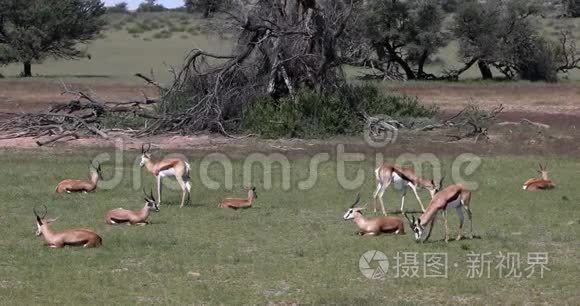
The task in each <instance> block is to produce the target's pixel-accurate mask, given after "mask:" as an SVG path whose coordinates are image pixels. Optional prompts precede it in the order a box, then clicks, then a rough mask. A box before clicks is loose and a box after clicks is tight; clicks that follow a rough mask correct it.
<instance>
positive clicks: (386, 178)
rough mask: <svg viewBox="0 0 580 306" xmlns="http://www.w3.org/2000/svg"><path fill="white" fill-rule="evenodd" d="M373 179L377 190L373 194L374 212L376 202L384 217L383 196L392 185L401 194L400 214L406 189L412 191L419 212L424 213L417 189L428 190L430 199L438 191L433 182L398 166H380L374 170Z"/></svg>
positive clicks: (375, 210)
mask: <svg viewBox="0 0 580 306" xmlns="http://www.w3.org/2000/svg"><path fill="white" fill-rule="evenodd" d="M375 179H376V184H377V188H376V189H375V193H374V194H373V200H374V212H375V213H376V212H377V201H378V202H379V203H380V204H381V208H382V209H383V214H384V215H385V216H386V215H387V212H386V210H385V204H384V203H383V194H384V193H385V190H386V189H387V188H388V187H389V186H390V185H391V183H393V184H394V187H395V189H397V190H399V191H400V192H401V212H402V213H403V212H404V206H405V195H406V194H407V187H409V188H411V190H413V193H414V194H415V198H417V201H418V202H419V205H421V210H422V211H423V212H425V207H424V206H423V202H421V198H420V197H419V194H418V193H417V188H425V189H427V190H429V194H430V195H431V199H433V196H434V195H435V193H436V192H437V191H438V190H439V186H435V183H434V182H433V180H425V179H423V178H421V177H419V176H417V175H416V174H415V171H413V170H412V169H408V168H403V167H401V166H398V165H391V164H383V165H382V166H380V167H378V168H377V169H375Z"/></svg>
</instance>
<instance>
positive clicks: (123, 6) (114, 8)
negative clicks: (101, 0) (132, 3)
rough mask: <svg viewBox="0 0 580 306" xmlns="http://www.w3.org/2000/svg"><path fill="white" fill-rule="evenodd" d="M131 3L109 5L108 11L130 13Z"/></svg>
mask: <svg viewBox="0 0 580 306" xmlns="http://www.w3.org/2000/svg"><path fill="white" fill-rule="evenodd" d="M128 6H129V5H128V4H127V2H120V3H117V4H115V5H114V6H109V7H107V13H117V14H129V7H128Z"/></svg>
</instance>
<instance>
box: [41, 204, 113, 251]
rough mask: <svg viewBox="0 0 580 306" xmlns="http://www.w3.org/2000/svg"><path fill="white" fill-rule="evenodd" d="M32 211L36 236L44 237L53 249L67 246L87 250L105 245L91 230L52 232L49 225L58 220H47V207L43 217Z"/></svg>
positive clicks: (77, 229)
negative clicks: (81, 247) (34, 217)
mask: <svg viewBox="0 0 580 306" xmlns="http://www.w3.org/2000/svg"><path fill="white" fill-rule="evenodd" d="M43 206H44V205H43ZM32 211H33V212H34V215H35V216H36V236H40V235H42V236H43V237H44V239H45V240H46V242H47V244H48V246H50V247H51V248H62V247H64V246H65V245H71V246H78V245H82V246H83V247H85V248H93V247H98V246H101V245H102V244H103V239H102V238H101V237H100V236H99V235H97V233H95V232H94V231H93V230H90V229H84V228H75V229H68V230H64V231H60V232H57V231H54V230H52V229H51V228H50V227H49V226H48V225H49V224H50V223H52V222H54V221H56V219H45V217H46V212H47V209H46V206H44V214H43V215H42V217H41V216H39V215H38V213H37V212H36V209H35V208H33V209H32Z"/></svg>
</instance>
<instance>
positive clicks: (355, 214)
mask: <svg viewBox="0 0 580 306" xmlns="http://www.w3.org/2000/svg"><path fill="white" fill-rule="evenodd" d="M359 201H360V194H358V195H357V197H356V200H355V201H354V204H352V205H351V206H350V208H349V209H348V210H347V211H346V213H345V214H344V216H343V219H344V220H354V222H355V223H356V225H357V226H358V228H359V235H369V236H372V235H380V234H381V233H390V234H401V235H402V234H405V227H404V225H403V221H402V220H401V219H399V218H397V217H387V216H381V217H376V218H370V219H367V218H365V217H364V216H363V215H362V210H363V209H365V208H366V207H367V204H365V205H364V206H363V207H356V205H357V204H358V203H359Z"/></svg>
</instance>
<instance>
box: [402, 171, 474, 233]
mask: <svg viewBox="0 0 580 306" xmlns="http://www.w3.org/2000/svg"><path fill="white" fill-rule="evenodd" d="M442 184H443V178H441V181H440V182H439V186H442ZM470 202H471V191H469V190H467V189H466V188H465V186H463V185H462V184H454V185H450V186H447V187H446V188H445V189H443V190H442V191H440V192H438V193H436V194H435V196H434V197H433V199H432V200H431V203H430V204H429V207H427V211H425V212H424V213H423V214H422V215H421V216H420V217H419V218H418V219H415V216H413V218H412V219H410V218H409V216H407V214H405V217H406V218H407V220H409V225H410V226H411V229H412V230H413V232H414V233H415V240H416V241H420V240H421V239H422V238H423V234H424V232H425V226H426V225H427V224H429V223H431V226H430V228H429V233H428V234H427V237H425V239H423V242H425V241H427V239H429V235H431V229H432V228H433V225H434V223H435V218H436V217H437V213H438V212H439V211H441V212H442V215H443V220H444V222H445V242H448V241H449V226H448V224H447V210H448V209H450V208H455V210H456V211H457V215H458V216H459V228H458V230H457V240H460V239H461V237H462V236H461V230H462V229H463V223H464V215H463V211H464V210H465V212H467V217H468V218H469V231H470V233H469V238H473V222H472V216H471V209H470V207H469V204H470Z"/></svg>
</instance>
